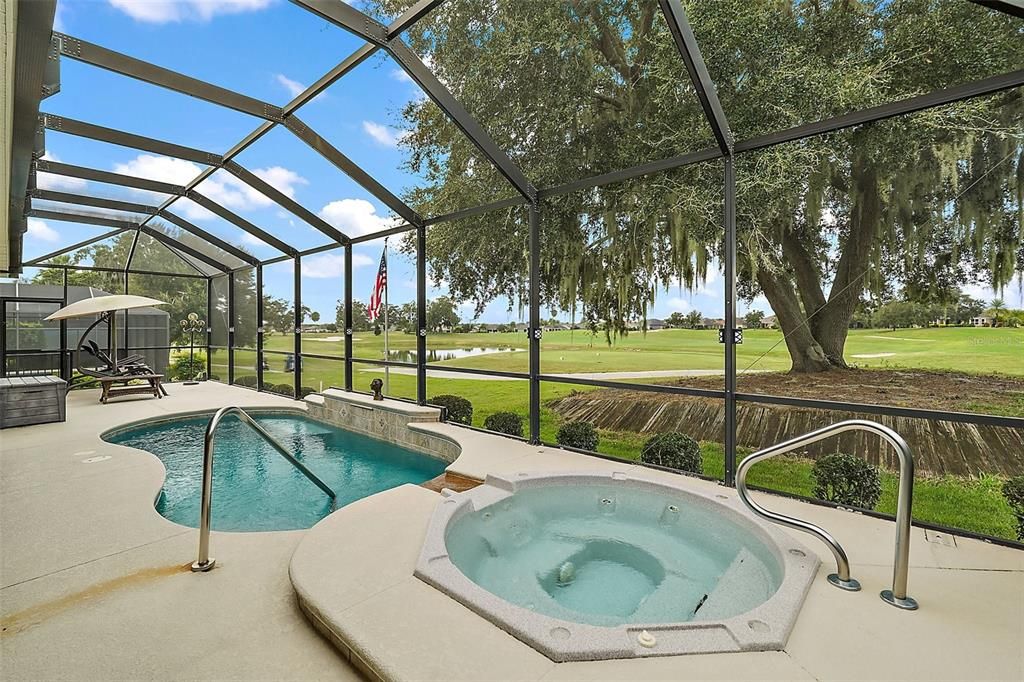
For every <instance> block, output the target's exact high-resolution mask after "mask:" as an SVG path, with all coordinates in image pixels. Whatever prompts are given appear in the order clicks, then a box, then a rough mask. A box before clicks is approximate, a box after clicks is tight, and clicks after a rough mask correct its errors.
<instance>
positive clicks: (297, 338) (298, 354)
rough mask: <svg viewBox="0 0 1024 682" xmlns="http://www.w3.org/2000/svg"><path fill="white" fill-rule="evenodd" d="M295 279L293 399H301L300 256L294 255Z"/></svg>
mask: <svg viewBox="0 0 1024 682" xmlns="http://www.w3.org/2000/svg"><path fill="white" fill-rule="evenodd" d="M292 274H293V276H294V278H295V280H294V281H295V303H294V308H295V333H294V335H293V340H294V342H295V346H294V348H293V350H294V352H295V377H294V379H295V398H296V400H297V399H299V398H301V397H302V318H303V314H302V256H299V255H298V254H296V256H295V265H294V269H293V271H292Z"/></svg>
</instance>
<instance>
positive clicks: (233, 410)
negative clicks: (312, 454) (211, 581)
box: [192, 407, 337, 572]
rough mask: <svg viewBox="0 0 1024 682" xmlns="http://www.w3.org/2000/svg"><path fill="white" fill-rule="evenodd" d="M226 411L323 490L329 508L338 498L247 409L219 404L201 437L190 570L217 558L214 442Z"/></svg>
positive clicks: (203, 567)
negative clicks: (213, 551)
mask: <svg viewBox="0 0 1024 682" xmlns="http://www.w3.org/2000/svg"><path fill="white" fill-rule="evenodd" d="M229 414H234V415H235V416H236V417H238V419H239V420H240V421H241V422H242V423H244V424H247V425H249V426H251V427H252V428H253V430H254V431H256V433H258V434H259V435H260V436H261V437H262V438H263V440H265V441H267V442H268V443H270V444H271V445H272V446H273V447H274V449H275V450H277V451H278V453H280V454H281V456H283V457H284V458H285V459H286V460H288V461H289V462H291V464H292V466H294V467H295V468H296V469H298V470H299V471H301V472H302V473H303V475H305V477H306V478H308V479H309V480H310V481H312V482H313V483H314V484H315V485H316V487H318V488H320V490H322V491H324V492H325V493H326V494H327V496H328V497H330V498H331V508H332V509H333V508H334V505H335V503H336V502H337V496H336V495H335V494H334V491H333V490H331V489H330V488H329V487H328V486H327V484H326V483H324V482H323V481H321V480H320V479H319V478H317V476H316V474H314V473H313V472H312V471H310V470H309V469H308V468H307V467H306V465H305V464H303V463H302V462H300V461H299V460H297V459H295V456H294V455H292V453H290V452H288V449H287V448H286V447H285V446H283V445H282V444H281V442H280V441H279V440H277V439H276V438H274V437H273V436H272V435H270V434H269V433H268V432H267V430H266V429H264V428H263V427H262V426H260V425H259V424H258V423H256V420H255V419H253V418H252V417H251V416H249V413H248V412H246V411H245V410H243V409H242V408H240V407H222V408H220V409H219V410H217V413H216V414H214V415H213V417H211V418H210V423H209V424H207V425H206V435H205V436H204V437H203V497H202V506H201V509H200V512H199V558H198V559H197V560H196V562H195V563H194V564H192V570H193V571H197V572H198V571H208V570H210V569H211V568H213V565H214V563H215V562H216V559H211V558H210V512H211V507H212V505H213V444H214V436H215V435H216V433H217V427H218V426H220V423H221V420H222V419H223V418H224V417H226V416H227V415H229Z"/></svg>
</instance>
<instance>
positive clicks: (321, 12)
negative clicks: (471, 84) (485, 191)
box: [292, 0, 537, 224]
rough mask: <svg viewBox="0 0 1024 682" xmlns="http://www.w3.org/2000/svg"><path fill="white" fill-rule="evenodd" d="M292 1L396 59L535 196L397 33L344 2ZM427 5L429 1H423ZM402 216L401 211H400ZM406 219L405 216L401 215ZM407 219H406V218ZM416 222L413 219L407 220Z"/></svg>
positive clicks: (418, 13) (416, 14)
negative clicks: (382, 49)
mask: <svg viewBox="0 0 1024 682" xmlns="http://www.w3.org/2000/svg"><path fill="white" fill-rule="evenodd" d="M292 2H294V3H295V4H297V5H299V6H300V7H303V8H305V9H307V10H309V11H310V12H313V13H314V14H316V15H318V16H320V17H322V18H323V19H326V20H327V21H329V22H331V23H332V24H335V25H336V26H340V27H341V28H343V29H345V30H347V31H349V32H351V33H354V34H355V35H357V36H360V37H361V38H363V39H364V40H367V41H369V42H370V43H373V44H374V45H377V46H380V47H383V48H385V49H386V50H387V51H388V52H389V53H390V54H391V56H392V57H394V59H395V61H396V62H398V64H399V66H401V67H402V68H403V69H404V70H405V72H406V73H407V74H409V77H410V78H412V79H413V81H415V82H416V84H417V85H419V86H420V88H422V89H423V91H424V92H425V93H427V95H428V96H429V97H430V99H432V100H433V101H434V103H435V104H437V106H438V107H440V109H441V111H443V112H444V113H445V114H446V115H447V116H448V117H449V118H450V119H451V120H452V121H453V122H454V123H455V125H456V126H458V127H459V129H460V130H462V132H463V134H464V135H466V137H467V138H469V140H470V141H471V142H473V144H475V145H476V146H477V148H478V149H479V150H480V151H481V152H482V153H483V155H484V156H485V157H487V159H488V160H490V162H491V163H492V164H494V167H495V168H497V169H498V171H499V172H500V173H501V174H502V175H504V176H505V178H506V179H507V180H508V181H509V182H510V183H512V186H513V187H515V188H516V190H517V191H518V192H519V193H520V194H522V195H523V196H524V197H526V199H527V200H529V201H534V200H536V198H537V190H536V189H535V188H534V187H533V185H531V184H530V181H529V180H527V179H526V176H525V175H523V173H522V171H521V170H520V169H519V167H518V166H517V165H516V164H515V163H514V162H513V161H512V159H511V158H509V156H508V155H507V154H506V153H505V152H504V151H502V150H501V149H500V148H499V147H498V145H497V144H495V142H494V140H493V139H492V138H491V136H490V135H488V134H487V132H486V131H485V130H484V129H483V128H482V127H481V126H480V124H479V123H477V122H476V120H475V119H474V118H473V117H472V116H471V115H470V113H469V112H468V111H466V108H465V107H463V106H462V104H461V103H459V101H458V100H456V99H455V97H454V96H453V95H452V93H451V92H450V91H449V90H448V88H447V87H445V85H444V84H443V83H441V81H439V80H438V79H437V77H436V76H434V74H433V73H432V72H431V71H430V69H428V68H427V66H426V65H425V64H424V63H423V60H422V59H420V58H419V56H418V55H417V54H416V53H415V52H413V51H412V49H411V48H410V47H409V46H408V45H406V44H405V42H404V41H403V40H402V39H401V38H400V37H398V36H397V33H393V32H391V31H390V29H389V27H386V26H384V25H383V24H381V23H380V22H378V21H377V20H376V19H374V18H372V17H370V16H368V15H366V14H363V13H362V12H360V11H359V10H357V9H355V8H354V7H351V6H350V5H348V4H346V3H344V2H337V1H336V0H292ZM425 4H429V3H425ZM431 9H433V6H429V7H416V8H413V10H411V11H410V13H408V14H409V16H408V17H406V16H405V15H403V17H402V18H401V21H402V23H403V24H410V25H411V23H412V22H413V21H415V20H418V19H419V18H420V17H422V16H425V15H426V14H427V13H428V12H429V11H430V10H431ZM399 215H401V214H399ZM402 217H403V218H405V216H404V215H403V216H402ZM406 220H409V219H408V218H406ZM409 222H412V223H414V224H416V221H413V220H410V221H409Z"/></svg>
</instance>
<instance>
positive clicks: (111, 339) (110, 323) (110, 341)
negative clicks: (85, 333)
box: [107, 310, 117, 372]
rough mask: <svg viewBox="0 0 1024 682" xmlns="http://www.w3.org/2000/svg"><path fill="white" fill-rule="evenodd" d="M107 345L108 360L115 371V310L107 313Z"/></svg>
mask: <svg viewBox="0 0 1024 682" xmlns="http://www.w3.org/2000/svg"><path fill="white" fill-rule="evenodd" d="M107 315H108V317H107V346H108V351H109V352H110V362H111V363H112V364H113V365H114V366H113V367H111V369H112V370H113V371H115V372H116V371H117V311H116V310H111V311H110V312H108V313H107Z"/></svg>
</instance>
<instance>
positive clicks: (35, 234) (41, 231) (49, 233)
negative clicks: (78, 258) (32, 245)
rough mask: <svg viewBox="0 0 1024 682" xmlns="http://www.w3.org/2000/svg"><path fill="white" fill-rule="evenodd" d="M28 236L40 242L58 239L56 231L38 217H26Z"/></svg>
mask: <svg viewBox="0 0 1024 682" xmlns="http://www.w3.org/2000/svg"><path fill="white" fill-rule="evenodd" d="M28 236H29V237H32V238H33V239H38V240H39V241H41V242H55V241H58V240H59V239H60V235H59V234H57V231H56V230H55V229H53V228H52V227H50V226H49V225H47V224H46V221H44V220H40V219H39V218H29V219H28Z"/></svg>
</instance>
